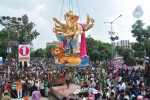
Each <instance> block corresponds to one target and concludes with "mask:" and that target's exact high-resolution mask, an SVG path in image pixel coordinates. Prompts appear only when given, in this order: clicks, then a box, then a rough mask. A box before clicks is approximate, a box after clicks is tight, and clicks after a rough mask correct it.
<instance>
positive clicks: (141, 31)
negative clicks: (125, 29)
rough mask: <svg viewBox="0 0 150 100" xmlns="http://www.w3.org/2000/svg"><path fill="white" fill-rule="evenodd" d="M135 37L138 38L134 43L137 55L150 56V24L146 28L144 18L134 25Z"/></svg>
mask: <svg viewBox="0 0 150 100" xmlns="http://www.w3.org/2000/svg"><path fill="white" fill-rule="evenodd" d="M131 32H132V33H133V37H135V38H136V40H137V43H135V44H133V50H134V52H135V53H134V55H135V57H140V58H141V57H144V56H149V57H150V51H149V49H150V26H147V27H146V28H144V23H143V21H142V20H137V21H136V22H135V23H134V25H132V31H131Z"/></svg>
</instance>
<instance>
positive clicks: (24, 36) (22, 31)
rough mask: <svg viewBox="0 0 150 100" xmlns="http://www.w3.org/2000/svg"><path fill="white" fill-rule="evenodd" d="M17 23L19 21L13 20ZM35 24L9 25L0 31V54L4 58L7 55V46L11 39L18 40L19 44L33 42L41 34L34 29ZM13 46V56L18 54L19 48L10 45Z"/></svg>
mask: <svg viewBox="0 0 150 100" xmlns="http://www.w3.org/2000/svg"><path fill="white" fill-rule="evenodd" d="M12 23H17V22H12ZM34 26H35V24H34V23H33V22H31V23H28V24H26V26H15V25H14V26H13V25H12V26H9V27H7V28H4V29H2V30H1V31H0V47H2V48H0V54H1V56H3V57H4V58H6V56H7V46H8V43H9V41H18V42H19V43H18V44H31V42H32V41H33V40H34V39H36V37H37V36H38V35H40V34H39V33H38V32H37V31H36V30H33V28H34ZM18 44H17V45H18ZM10 46H11V48H12V54H11V56H12V57H15V56H16V55H17V53H18V52H17V51H18V48H17V47H16V46H12V45H10Z"/></svg>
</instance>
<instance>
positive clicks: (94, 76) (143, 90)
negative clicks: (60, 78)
mask: <svg viewBox="0 0 150 100" xmlns="http://www.w3.org/2000/svg"><path fill="white" fill-rule="evenodd" d="M100 68H102V67H101V66H99V64H98V65H93V66H91V68H90V69H91V71H90V72H87V70H88V69H89V68H88V69H86V68H85V69H82V71H80V72H78V73H77V74H76V77H75V84H78V85H80V86H81V88H88V95H86V96H84V95H79V97H80V99H81V100H149V99H150V74H149V71H150V66H149V63H146V64H145V69H140V68H139V69H136V70H135V69H134V68H133V69H130V70H128V69H123V68H119V69H117V68H115V66H113V67H106V68H104V69H103V70H104V71H103V75H104V76H105V88H104V90H103V89H102V86H103V85H102V81H103V80H102V78H101V77H100V74H99V73H100V72H99V69H100ZM87 73H88V74H87ZM95 90H97V91H98V92H97V93H94V92H95ZM86 97H88V99H87V98H86ZM85 98H86V99H85Z"/></svg>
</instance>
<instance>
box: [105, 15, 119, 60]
mask: <svg viewBox="0 0 150 100" xmlns="http://www.w3.org/2000/svg"><path fill="white" fill-rule="evenodd" d="M121 16H122V15H120V16H118V17H117V18H116V19H115V20H113V21H112V22H104V24H105V23H109V24H111V31H109V35H110V40H111V44H112V53H111V58H112V61H113V60H114V57H113V56H114V54H113V48H114V47H113V41H115V40H118V39H119V37H118V36H115V37H114V36H113V35H115V32H113V26H112V25H113V23H114V22H115V21H116V20H117V19H118V18H120V17H121Z"/></svg>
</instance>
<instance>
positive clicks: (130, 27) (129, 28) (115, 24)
mask: <svg viewBox="0 0 150 100" xmlns="http://www.w3.org/2000/svg"><path fill="white" fill-rule="evenodd" d="M113 24H115V25H118V26H121V27H124V28H128V29H132V28H131V27H128V26H124V25H121V24H117V23H113Z"/></svg>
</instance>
